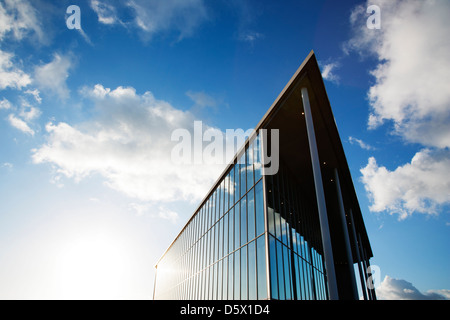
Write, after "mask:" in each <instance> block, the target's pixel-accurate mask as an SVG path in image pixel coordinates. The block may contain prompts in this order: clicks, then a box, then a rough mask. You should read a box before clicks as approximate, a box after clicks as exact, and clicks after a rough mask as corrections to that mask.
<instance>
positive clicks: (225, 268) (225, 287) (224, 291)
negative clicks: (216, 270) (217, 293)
mask: <svg viewBox="0 0 450 320" xmlns="http://www.w3.org/2000/svg"><path fill="white" fill-rule="evenodd" d="M222 283H223V284H222V299H224V300H226V299H228V257H225V258H223V282H222Z"/></svg>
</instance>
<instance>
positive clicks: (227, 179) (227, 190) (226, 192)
mask: <svg viewBox="0 0 450 320" xmlns="http://www.w3.org/2000/svg"><path fill="white" fill-rule="evenodd" d="M224 197H225V198H224V199H225V202H224V210H225V212H227V211H228V209H229V208H230V206H229V204H228V200H229V198H230V173H228V175H227V176H226V177H225V181H224Z"/></svg>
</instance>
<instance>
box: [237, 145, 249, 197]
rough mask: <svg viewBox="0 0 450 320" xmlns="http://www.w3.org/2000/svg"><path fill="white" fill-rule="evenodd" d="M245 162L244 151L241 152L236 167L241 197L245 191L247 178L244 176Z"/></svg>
mask: <svg viewBox="0 0 450 320" xmlns="http://www.w3.org/2000/svg"><path fill="white" fill-rule="evenodd" d="M245 166H246V163H245V153H243V154H242V156H241V158H240V160H239V164H238V168H239V176H240V177H239V186H240V189H239V190H240V197H242V196H243V195H244V194H245V192H246V191H247V187H246V184H247V178H246V171H247V170H246V167H245Z"/></svg>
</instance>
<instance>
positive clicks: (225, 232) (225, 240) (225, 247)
mask: <svg viewBox="0 0 450 320" xmlns="http://www.w3.org/2000/svg"><path fill="white" fill-rule="evenodd" d="M228 232H229V231H228V213H226V214H225V215H224V216H223V255H224V256H225V255H227V254H228V253H230V252H229V251H228V245H229V244H228Z"/></svg>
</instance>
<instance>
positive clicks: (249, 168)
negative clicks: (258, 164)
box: [245, 144, 254, 190]
mask: <svg viewBox="0 0 450 320" xmlns="http://www.w3.org/2000/svg"><path fill="white" fill-rule="evenodd" d="M245 160H246V162H247V163H246V169H247V190H248V189H250V188H251V187H253V184H254V182H253V144H252V145H250V147H249V148H247V150H246V151H245Z"/></svg>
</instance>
